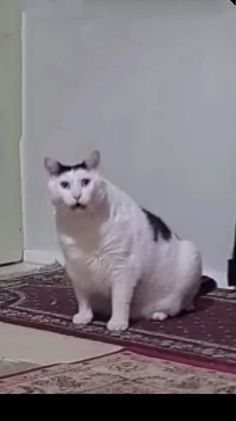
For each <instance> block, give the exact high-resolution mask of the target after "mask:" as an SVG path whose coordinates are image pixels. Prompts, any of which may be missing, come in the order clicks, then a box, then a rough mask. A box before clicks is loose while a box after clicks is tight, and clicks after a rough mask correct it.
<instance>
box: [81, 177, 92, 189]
mask: <svg viewBox="0 0 236 421" xmlns="http://www.w3.org/2000/svg"><path fill="white" fill-rule="evenodd" d="M89 183H90V179H89V178H83V179H82V180H81V186H82V187H85V186H87V185H88V184H89Z"/></svg>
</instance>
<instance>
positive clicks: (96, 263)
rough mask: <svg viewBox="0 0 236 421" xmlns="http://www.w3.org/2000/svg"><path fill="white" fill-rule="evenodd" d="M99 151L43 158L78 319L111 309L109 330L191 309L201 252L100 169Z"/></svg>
mask: <svg viewBox="0 0 236 421" xmlns="http://www.w3.org/2000/svg"><path fill="white" fill-rule="evenodd" d="M99 164H100V154H99V153H98V152H93V153H92V154H91V155H90V157H89V158H88V159H87V160H85V161H83V162H82V163H81V164H77V165H74V166H67V165H63V164H61V163H59V162H57V161H55V160H52V159H50V158H46V159H45V167H46V169H47V172H48V174H49V182H48V188H49V192H50V197H51V200H52V203H53V205H54V207H55V217H56V226H57V232H58V237H59V242H60V245H61V248H62V251H63V254H64V257H65V261H66V269H67V272H68V274H69V277H70V278H71V281H72V283H73V287H74V290H75V294H76V296H77V299H78V306H79V311H78V313H77V314H76V315H74V317H73V322H74V323H77V324H88V323H90V322H91V321H92V319H93V315H94V311H97V310H98V311H100V312H103V313H104V314H107V315H108V314H109V313H110V320H109V321H108V324H107V327H108V329H109V330H125V329H127V328H128V325H129V320H130V319H131V318H134V319H136V318H146V319H153V320H159V321H161V320H165V319H166V318H167V317H169V316H171V317H172V316H176V315H178V314H179V313H180V312H181V311H182V310H190V309H192V308H193V303H194V298H195V296H196V294H197V292H198V291H199V288H200V285H201V275H202V270H201V257H200V254H199V252H198V251H197V249H196V247H195V246H194V245H193V244H192V243H191V242H189V241H186V240H181V239H179V238H177V236H176V235H175V234H174V233H173V232H171V231H170V229H169V228H168V227H167V226H166V224H165V223H164V222H163V221H162V220H161V219H160V218H158V217H156V216H155V215H153V214H152V213H150V212H148V211H146V210H143V209H141V208H140V207H139V206H138V205H137V204H136V203H135V201H134V200H133V199H132V198H131V197H129V196H128V195H127V194H126V193H124V192H123V191H121V190H120V189H118V188H117V187H116V186H114V185H113V184H112V183H110V182H109V181H108V180H107V179H106V178H104V177H103V176H102V175H101V174H100V172H99Z"/></svg>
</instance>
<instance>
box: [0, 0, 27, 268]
mask: <svg viewBox="0 0 236 421" xmlns="http://www.w3.org/2000/svg"><path fill="white" fill-rule="evenodd" d="M20 136H21V15H20V11H19V10H18V9H17V0H16V1H15V0H0V264H5V263H11V262H17V261H20V260H21V258H22V250H23V240H22V215H21V185H20V158H19V145H20Z"/></svg>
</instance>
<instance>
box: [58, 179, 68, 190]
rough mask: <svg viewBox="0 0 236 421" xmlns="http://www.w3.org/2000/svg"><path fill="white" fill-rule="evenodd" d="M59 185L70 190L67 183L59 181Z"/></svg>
mask: <svg viewBox="0 0 236 421" xmlns="http://www.w3.org/2000/svg"><path fill="white" fill-rule="evenodd" d="M60 185H61V187H62V188H63V189H69V188H70V183H69V182H68V181H61V183H60Z"/></svg>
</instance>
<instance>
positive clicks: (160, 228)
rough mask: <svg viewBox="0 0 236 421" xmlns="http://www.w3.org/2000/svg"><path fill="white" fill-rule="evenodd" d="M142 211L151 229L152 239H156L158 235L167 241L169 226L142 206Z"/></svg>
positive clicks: (169, 235) (169, 233) (169, 234)
mask: <svg viewBox="0 0 236 421" xmlns="http://www.w3.org/2000/svg"><path fill="white" fill-rule="evenodd" d="M142 211H143V212H144V213H145V215H146V217H147V219H148V222H149V224H150V226H151V228H152V230H153V240H154V241H156V242H157V241H158V237H159V235H161V236H162V238H164V240H166V241H168V240H170V238H171V230H170V229H169V227H168V226H167V225H166V224H165V222H163V221H162V219H161V218H159V216H156V215H154V214H153V213H152V212H149V211H148V210H146V209H143V208H142Z"/></svg>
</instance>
